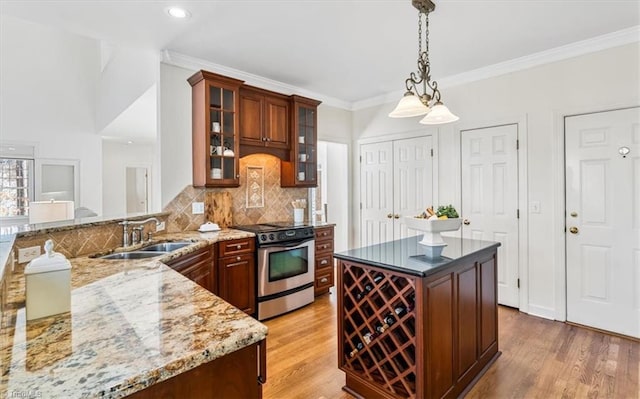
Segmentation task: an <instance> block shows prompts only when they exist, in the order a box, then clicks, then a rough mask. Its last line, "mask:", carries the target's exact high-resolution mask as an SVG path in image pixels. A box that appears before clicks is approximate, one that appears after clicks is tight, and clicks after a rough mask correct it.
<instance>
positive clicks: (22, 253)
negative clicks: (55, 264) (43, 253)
mask: <svg viewBox="0 0 640 399" xmlns="http://www.w3.org/2000/svg"><path fill="white" fill-rule="evenodd" d="M38 256H40V247H39V246H36V247H29V248H19V249H18V263H26V262H29V261H30V260H32V259H35V258H37V257H38Z"/></svg>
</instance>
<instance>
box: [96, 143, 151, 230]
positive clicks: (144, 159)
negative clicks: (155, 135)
mask: <svg viewBox="0 0 640 399" xmlns="http://www.w3.org/2000/svg"><path fill="white" fill-rule="evenodd" d="M102 151H103V152H102V160H103V162H102V170H103V173H102V188H103V201H102V202H103V214H104V216H106V217H114V218H119V217H124V216H126V210H127V207H126V206H127V203H126V168H127V166H135V167H148V168H149V177H148V178H149V182H150V184H149V185H150V187H149V189H150V190H149V210H150V211H151V212H153V211H154V209H155V204H154V203H153V201H154V198H153V195H152V193H153V189H154V187H153V181H154V179H153V174H154V170H155V167H154V166H155V165H154V164H155V162H156V160H155V153H156V149H155V145H154V144H153V143H147V144H135V143H134V144H126V143H120V142H113V141H106V140H105V141H104V142H103V143H102Z"/></svg>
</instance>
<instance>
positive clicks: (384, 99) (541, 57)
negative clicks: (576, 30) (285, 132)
mask: <svg viewBox="0 0 640 399" xmlns="http://www.w3.org/2000/svg"><path fill="white" fill-rule="evenodd" d="M634 42H640V25H636V26H633V27H631V28H627V29H623V30H619V31H616V32H612V33H608V34H606V35H602V36H597V37H594V38H591V39H587V40H582V41H579V42H575V43H571V44H567V45H564V46H560V47H555V48H552V49H549V50H545V51H541V52H539V53H535V54H531V55H527V56H524V57H520V58H515V59H513V60H509V61H505V62H500V63H498V64H493V65H489V66H486V67H482V68H478V69H474V70H471V71H468V72H463V73H460V74H457V75H452V76H447V77H444V78H440V79H438V86H439V87H440V88H442V87H452V86H458V85H462V84H466V83H471V82H475V81H478V80H483V79H488V78H492V77H496V76H500V75H505V74H508V73H512V72H517V71H521V70H525V69H529V68H533V67H536V66H540V65H544V64H549V63H552V62H557V61H562V60H565V59H569V58H574V57H578V56H581V55H584V54H589V53H594V52H596V51H601V50H606V49H609V48H613V47H618V46H623V45H625V44H630V43H634ZM403 94H404V90H400V91H397V92H392V93H386V94H383V95H380V96H376V97H372V98H368V99H366V100H362V101H357V102H354V103H353V104H352V106H351V110H352V111H358V110H361V109H365V108H369V107H374V106H378V105H382V104H386V103H390V102H396V101H398V99H400V98H401V97H402V95H403Z"/></svg>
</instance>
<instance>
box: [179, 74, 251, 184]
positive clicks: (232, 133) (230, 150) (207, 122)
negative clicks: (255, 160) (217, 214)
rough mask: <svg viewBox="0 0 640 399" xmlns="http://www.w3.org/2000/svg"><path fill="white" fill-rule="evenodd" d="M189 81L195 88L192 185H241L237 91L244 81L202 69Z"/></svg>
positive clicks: (193, 93)
mask: <svg viewBox="0 0 640 399" xmlns="http://www.w3.org/2000/svg"><path fill="white" fill-rule="evenodd" d="M189 83H190V84H191V86H192V88H193V89H192V106H193V121H192V124H193V185H194V186H199V187H202V186H205V187H238V186H239V185H240V171H239V153H240V148H239V142H238V108H239V97H238V93H239V89H240V85H241V84H242V81H240V80H236V79H231V78H227V77H225V76H221V75H217V74H213V73H210V72H206V71H200V72H197V73H196V74H195V75H193V76H192V77H191V78H189Z"/></svg>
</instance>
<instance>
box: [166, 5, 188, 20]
mask: <svg viewBox="0 0 640 399" xmlns="http://www.w3.org/2000/svg"><path fill="white" fill-rule="evenodd" d="M167 14H169V15H171V16H172V17H174V18H180V19H183V18H189V17H190V16H191V13H190V12H189V11H187V10H185V9H183V8H180V7H170V8H168V9H167Z"/></svg>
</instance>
